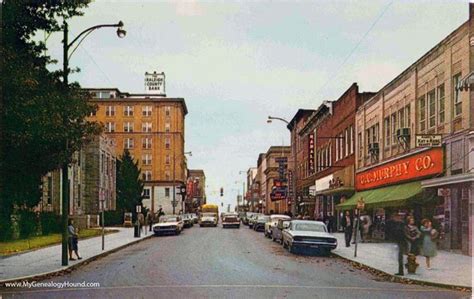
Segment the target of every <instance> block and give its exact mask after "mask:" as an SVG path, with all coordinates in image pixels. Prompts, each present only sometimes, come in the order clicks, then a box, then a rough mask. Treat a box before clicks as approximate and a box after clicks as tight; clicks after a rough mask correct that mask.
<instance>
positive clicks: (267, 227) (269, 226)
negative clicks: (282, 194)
mask: <svg viewBox="0 0 474 299" xmlns="http://www.w3.org/2000/svg"><path fill="white" fill-rule="evenodd" d="M280 219H282V220H291V217H290V216H287V215H280V214H273V215H270V221H269V222H267V223H265V231H264V234H265V237H267V238H271V237H272V228H273V227H274V226H276V225H277V223H278V220H280Z"/></svg>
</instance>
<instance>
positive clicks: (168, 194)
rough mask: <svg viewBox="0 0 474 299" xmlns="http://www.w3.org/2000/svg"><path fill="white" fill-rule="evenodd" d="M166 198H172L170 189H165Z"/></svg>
mask: <svg viewBox="0 0 474 299" xmlns="http://www.w3.org/2000/svg"><path fill="white" fill-rule="evenodd" d="M165 197H170V188H165Z"/></svg>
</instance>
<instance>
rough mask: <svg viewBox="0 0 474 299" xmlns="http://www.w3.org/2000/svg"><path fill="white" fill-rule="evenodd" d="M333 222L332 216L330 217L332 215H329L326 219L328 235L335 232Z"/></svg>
mask: <svg viewBox="0 0 474 299" xmlns="http://www.w3.org/2000/svg"><path fill="white" fill-rule="evenodd" d="M334 220H335V219H334V216H333V215H332V213H329V215H328V219H327V221H328V224H327V226H328V232H330V233H332V232H334V231H335V230H334V222H335V221H334Z"/></svg>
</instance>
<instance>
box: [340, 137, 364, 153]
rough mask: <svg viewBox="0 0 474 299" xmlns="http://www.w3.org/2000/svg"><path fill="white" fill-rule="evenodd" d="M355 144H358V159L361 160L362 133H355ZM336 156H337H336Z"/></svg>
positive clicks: (362, 149)
mask: <svg viewBox="0 0 474 299" xmlns="http://www.w3.org/2000/svg"><path fill="white" fill-rule="evenodd" d="M357 142H358V143H359V146H358V148H359V158H362V152H363V151H364V147H363V146H362V133H360V132H359V133H357ZM336 155H337V154H336Z"/></svg>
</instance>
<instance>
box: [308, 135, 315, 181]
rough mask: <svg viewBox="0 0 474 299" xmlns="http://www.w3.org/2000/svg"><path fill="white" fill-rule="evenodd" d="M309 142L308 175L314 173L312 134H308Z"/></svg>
mask: <svg viewBox="0 0 474 299" xmlns="http://www.w3.org/2000/svg"><path fill="white" fill-rule="evenodd" d="M308 137H309V142H308V146H309V148H308V155H309V157H308V164H309V173H310V174H313V173H314V134H312V133H311V134H309V135H308Z"/></svg>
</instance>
